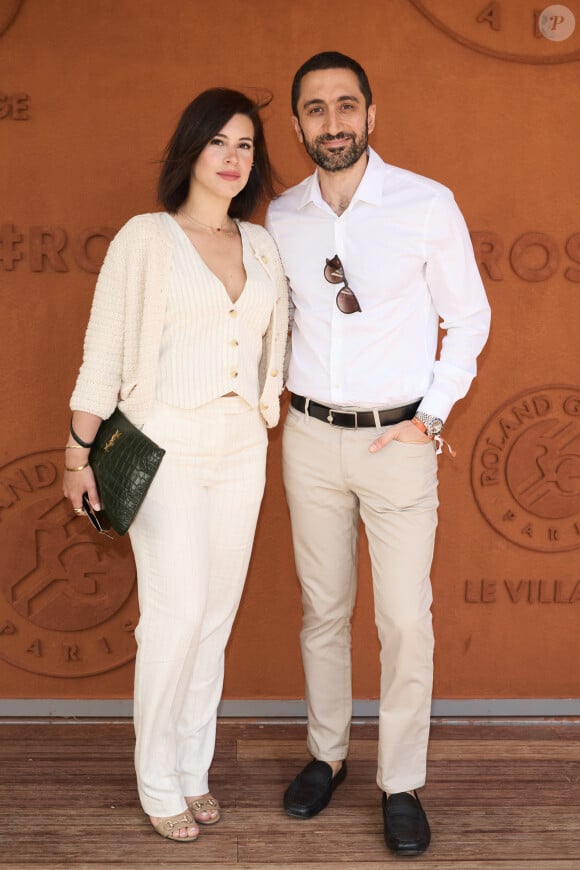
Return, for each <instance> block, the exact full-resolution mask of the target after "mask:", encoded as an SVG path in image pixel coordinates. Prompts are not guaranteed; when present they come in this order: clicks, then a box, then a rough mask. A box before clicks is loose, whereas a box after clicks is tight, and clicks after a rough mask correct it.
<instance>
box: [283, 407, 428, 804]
mask: <svg viewBox="0 0 580 870" xmlns="http://www.w3.org/2000/svg"><path fill="white" fill-rule="evenodd" d="M382 431H385V430H384V429H380V428H376V429H374V428H365V429H358V430H355V429H339V428H337V427H334V426H330V425H328V424H327V423H324V422H322V421H320V420H315V419H313V418H311V417H308V416H307V414H303V413H301V412H299V411H297V410H295V409H294V408H292V407H290V409H289V411H288V416H287V418H286V423H285V427H284V437H283V469H284V485H285V488H286V496H287V500H288V505H289V508H290V516H291V521H292V535H293V541H294V555H295V562H296V569H297V573H298V576H299V579H300V583H301V586H302V603H303V612H304V615H303V624H302V631H301V636H300V639H301V646H302V658H303V664H304V671H305V678H306V703H307V708H308V749H309V751H310V752H311V753H312V755H313V756H314V757H315V758H317V759H319V760H321V761H338V760H340V759H343V758H346V756H347V754H348V742H349V732H350V722H351V717H352V686H351V615H352V611H353V607H354V601H355V595H356V585H357V534H358V525H359V517H360V518H362V521H363V523H364V525H365V531H366V535H367V538H368V542H369V551H370V557H371V563H372V575H373V593H374V607H375V621H376V625H377V629H378V635H379V640H380V644H381V688H380V706H379V754H378V772H377V784H378V786H379V788H380V789H381V790H382V791H386V792H388V793H395V792H402V791H407V790H411V789H414V788H419V787H420V786H422V785H424V783H425V776H426V756H427V743H428V738H429V723H430V711H431V692H432V683H433V630H432V623H431V610H430V607H431V602H432V595H431V583H430V579H429V572H430V568H431V561H432V557H433V545H434V539H435V529H436V525H437V505H438V501H437V460H436V455H435V448H434V445H433V444H432V443H427V444H422V443H416V444H410V443H403V442H399V441H393V442H391V443H389V444H388V445H387V446H386V447H384V448H383V449H382V450H380V451H378V453H369V450H368V448H369V445H370V444H371V443H372V442H373V441H374V440H375V439H376V438H377V437H378V436H379V435H380V434H381V432H382Z"/></svg>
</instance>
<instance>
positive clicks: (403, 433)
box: [369, 420, 432, 453]
mask: <svg viewBox="0 0 580 870" xmlns="http://www.w3.org/2000/svg"><path fill="white" fill-rule="evenodd" d="M431 440H432V439H431V438H428V437H427V436H426V435H425V434H424V433H423V432H421V430H420V429H419V428H418V427H417V426H415V424H414V423H411V421H410V420H403V422H402V423H395V425H394V426H389V428H388V429H387V431H386V432H383V434H382V435H380V436H379V437H378V438H377V440H376V441H373V443H372V444H371V446H370V447H369V451H370V452H371V453H377V452H378V451H379V450H382V448H383V447H385V445H387V444H389V443H390V442H391V441H403V442H404V443H406V444H427V443H428V442H429V441H431Z"/></svg>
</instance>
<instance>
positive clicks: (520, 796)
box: [0, 721, 580, 870]
mask: <svg viewBox="0 0 580 870" xmlns="http://www.w3.org/2000/svg"><path fill="white" fill-rule="evenodd" d="M376 734H377V729H376V724H374V725H368V724H364V725H361V726H359V725H355V726H353V747H354V752H353V755H352V757H351V758H350V767H349V776H348V779H347V781H346V783H345V785H344V786H341V788H340V789H338V790H337V791H336V793H335V795H334V796H333V799H332V803H331V805H330V806H329V808H328V809H327V810H325V811H324V812H323V813H321V814H320V815H319V816H317V817H316V818H315V819H312V820H310V821H306V822H304V821H300V820H296V819H291V818H289V817H288V816H286V815H285V813H284V812H283V809H282V795H283V792H284V789H285V788H286V786H287V784H288V782H289V781H290V780H291V778H292V777H293V776H294V775H295V773H296V772H297V770H299V769H300V767H301V766H302V764H303V763H304V761H305V760H306V757H307V756H306V753H305V749H304V727H303V725H288V724H284V725H278V724H258V723H250V722H240V723H233V722H231V721H227V722H225V723H221V722H220V723H219V726H218V741H217V749H216V759H215V763H214V765H213V767H212V771H211V784H212V789H214V791H215V793H216V794H217V795H218V796H219V798H220V800H221V802H222V805H223V808H224V818H223V821H222V822H221V823H220V824H219V825H217V826H216V827H215V828H204V829H202V833H201V836H200V839H199V841H197V842H196V843H189V844H186V843H172V842H170V841H165V840H163V839H162V838H160V837H159V836H158V835H156V834H155V833H154V831H153V830H152V829H151V827H150V825H149V823H148V821H147V819H146V817H145V816H144V815H143V813H142V810H141V809H140V806H139V802H138V799H137V793H136V788H135V775H134V770H133V758H132V753H133V743H134V737H133V733H132V726H131V725H130V724H129V723H122V724H114V725H112V724H110V723H107V724H106V725H104V724H102V723H99V724H91V725H88V724H81V725H74V726H71V725H38V724H33V725H21V724H20V725H18V726H15V725H7V726H0V736H1V738H2V739H1V740H0V866H2V867H7V868H8V870H41V868H42V870H47V868H49V870H64V868H67V870H105V868H108V870H154V868H155V870H158V868H163V867H168V866H174V865H175V866H181V865H184V866H185V865H188V866H189V867H192V866H193V867H195V866H199V867H203V868H204V870H232V868H236V870H379V868H383V867H385V868H386V867H390V866H393V867H396V866H401V865H402V862H401V861H400V860H399V859H397V858H395V857H394V856H393V855H392V854H391V853H389V852H388V851H387V849H386V846H385V844H384V839H383V829H382V815H381V808H380V797H381V795H380V791H379V790H378V788H377V786H376V784H375V782H374V780H375V771H376ZM579 736H580V729H578V727H577V726H573V725H572V726H570V727H566V726H565V725H563V726H560V725H559V726H557V727H556V728H554V727H551V726H549V727H548V726H546V727H545V726H541V727H539V728H530V727H529V726H526V727H523V728H518V727H515V728H514V727H512V728H505V729H504V728H500V729H498V728H497V727H495V728H491V727H485V726H483V727H479V726H478V727H476V728H470V727H467V728H465V727H463V726H457V727H456V726H440V725H438V726H437V727H436V729H435V733H434V738H433V740H432V741H431V745H432V749H435V756H434V757H432V759H431V763H430V767H429V781H428V784H427V786H426V788H425V789H424V791H423V799H424V804H425V806H426V809H427V813H428V816H429V819H430V822H431V826H432V829H433V841H432V845H431V847H430V849H429V850H428V852H427V853H426V854H425V855H424V856H422V858H421V859H420V860H421V865H422V866H423V867H427V868H434V870H484V868H485V870H494V868H495V870H523V868H527V867H530V868H532V870H579V868H580V824H579V822H578V819H579V818H580V765H579V764H578V752H577V750H578V743H579V740H578V738H579ZM292 748H294V754H292V752H289V751H288V750H289V749H290V750H291V749H292ZM21 818H27V819H28V818H34V819H35V823H34V824H33V825H28V824H24V825H23V824H21V823H20V822H19V819H21ZM15 821H16V826H17V827H16V829H15ZM404 863H405V865H406V866H407V865H408V863H409V862H407V861H405V862H404Z"/></svg>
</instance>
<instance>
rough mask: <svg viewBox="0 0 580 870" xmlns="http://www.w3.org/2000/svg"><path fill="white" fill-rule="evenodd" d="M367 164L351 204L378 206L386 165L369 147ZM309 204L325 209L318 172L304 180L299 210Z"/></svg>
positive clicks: (380, 199) (380, 200)
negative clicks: (360, 202)
mask: <svg viewBox="0 0 580 870" xmlns="http://www.w3.org/2000/svg"><path fill="white" fill-rule="evenodd" d="M368 155H369V162H368V163H367V168H366V169H365V172H364V175H363V177H362V178H361V180H360V183H359V186H358V187H357V189H356V191H355V193H354V196H353V198H352V200H351V205H352V203H353V202H357V201H359V200H360V201H362V202H368V203H370V204H371V205H380V204H381V202H382V195H383V182H382V176H383V173H384V170H385V167H386V165H387V164H385V163H383V161H382V160H381V158H380V157H379V155H378V154H377V152H376V151H374V150H373V149H372V148H370V147H369V149H368ZM309 203H312V204H313V205H316V206H318V207H319V208H327V205H326V203H325V202H324V200H323V198H322V193H321V191H320V182H319V181H318V170H316V172H314V174H313V175H311V176H310V177H309V178H307V179H306V181H305V184H304V192H303V196H302V200H301V202H300V205H299V206H298V207H299V208H304V207H305V206H307V205H308V204H309ZM349 208H350V206H349Z"/></svg>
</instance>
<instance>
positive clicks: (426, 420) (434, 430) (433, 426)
mask: <svg viewBox="0 0 580 870" xmlns="http://www.w3.org/2000/svg"><path fill="white" fill-rule="evenodd" d="M415 417H416V418H417V420H420V421H421V423H422V424H423V425H424V427H425V434H426V435H428V436H429V438H435V437H436V436H437V435H440V434H441V432H442V431H443V420H441V419H440V418H439V417H432V416H431V415H430V414H424V413H423V412H422V411H416V412H415Z"/></svg>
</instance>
